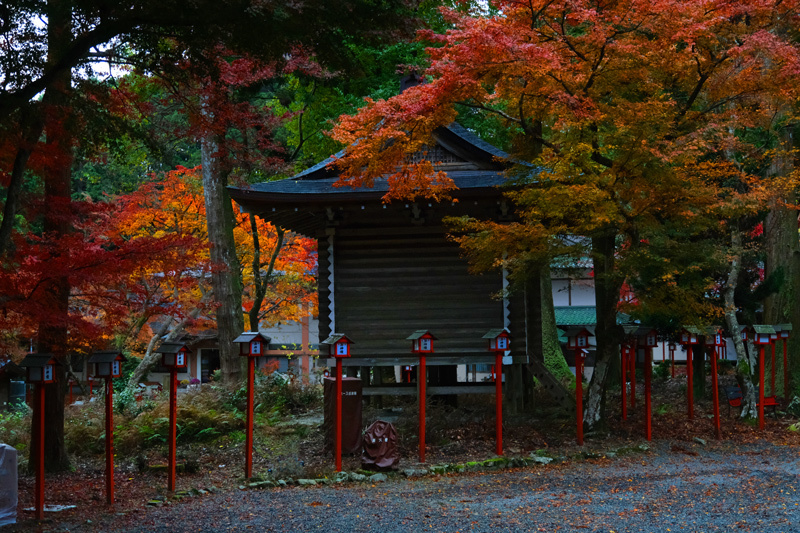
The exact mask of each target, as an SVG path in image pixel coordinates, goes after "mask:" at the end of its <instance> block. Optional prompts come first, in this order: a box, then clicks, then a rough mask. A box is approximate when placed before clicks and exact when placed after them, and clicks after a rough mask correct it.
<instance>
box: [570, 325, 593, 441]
mask: <svg viewBox="0 0 800 533" xmlns="http://www.w3.org/2000/svg"><path fill="white" fill-rule="evenodd" d="M565 334H566V336H567V346H569V348H571V349H572V350H575V404H576V408H577V411H576V423H577V441H578V445H579V446H583V361H584V358H585V357H586V354H588V353H589V337H593V336H594V331H593V330H590V329H589V328H586V327H583V326H574V327H571V328H567V331H566V332H565Z"/></svg>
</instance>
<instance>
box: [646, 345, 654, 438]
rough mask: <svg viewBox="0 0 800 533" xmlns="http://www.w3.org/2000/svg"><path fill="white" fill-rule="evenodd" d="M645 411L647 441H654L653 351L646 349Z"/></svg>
mask: <svg viewBox="0 0 800 533" xmlns="http://www.w3.org/2000/svg"><path fill="white" fill-rule="evenodd" d="M644 352H645V353H644V359H645V361H644V410H645V420H646V430H645V434H646V436H647V440H653V420H652V413H653V411H652V401H651V397H650V393H651V383H652V381H651V380H652V377H653V349H652V348H645V349H644Z"/></svg>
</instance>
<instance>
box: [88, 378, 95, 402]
mask: <svg viewBox="0 0 800 533" xmlns="http://www.w3.org/2000/svg"><path fill="white" fill-rule="evenodd" d="M88 381H89V399H90V400H91V399H92V386H93V385H94V378H92V376H89V379H88Z"/></svg>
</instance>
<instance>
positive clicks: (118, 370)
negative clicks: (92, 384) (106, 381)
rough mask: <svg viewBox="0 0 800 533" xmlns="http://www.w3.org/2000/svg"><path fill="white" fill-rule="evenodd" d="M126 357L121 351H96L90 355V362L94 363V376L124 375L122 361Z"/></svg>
mask: <svg viewBox="0 0 800 533" xmlns="http://www.w3.org/2000/svg"><path fill="white" fill-rule="evenodd" d="M125 359H126V357H125V356H124V355H122V354H121V353H119V352H113V351H112V352H94V353H92V355H91V356H90V357H89V364H90V365H93V372H92V374H93V375H94V377H98V378H107V377H111V378H118V377H120V376H121V375H122V363H123V362H124V361H125Z"/></svg>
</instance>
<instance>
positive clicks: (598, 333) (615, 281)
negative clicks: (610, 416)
mask: <svg viewBox="0 0 800 533" xmlns="http://www.w3.org/2000/svg"><path fill="white" fill-rule="evenodd" d="M615 241H616V235H615V233H613V232H607V233H605V234H603V235H599V236H596V237H593V238H592V263H593V265H594V292H595V302H596V303H595V306H596V310H597V328H596V329H595V338H596V340H597V351H596V352H595V366H594V372H593V373H592V379H591V381H590V382H589V391H588V393H587V395H586V402H585V404H584V405H585V407H584V423H586V425H587V426H588V427H589V428H592V427H595V425H596V424H597V423H599V422H600V421H601V420H602V419H603V412H602V411H603V406H604V402H603V397H604V395H605V390H606V378H607V376H608V369H609V365H610V362H611V361H612V360H613V359H614V358H616V357H619V345H620V340H621V332H620V329H619V328H618V327H617V303H618V302H619V291H620V288H621V287H622V282H621V280H620V279H619V276H618V274H617V272H616V270H615V266H616V265H615V256H614V254H615V252H616V247H615Z"/></svg>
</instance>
